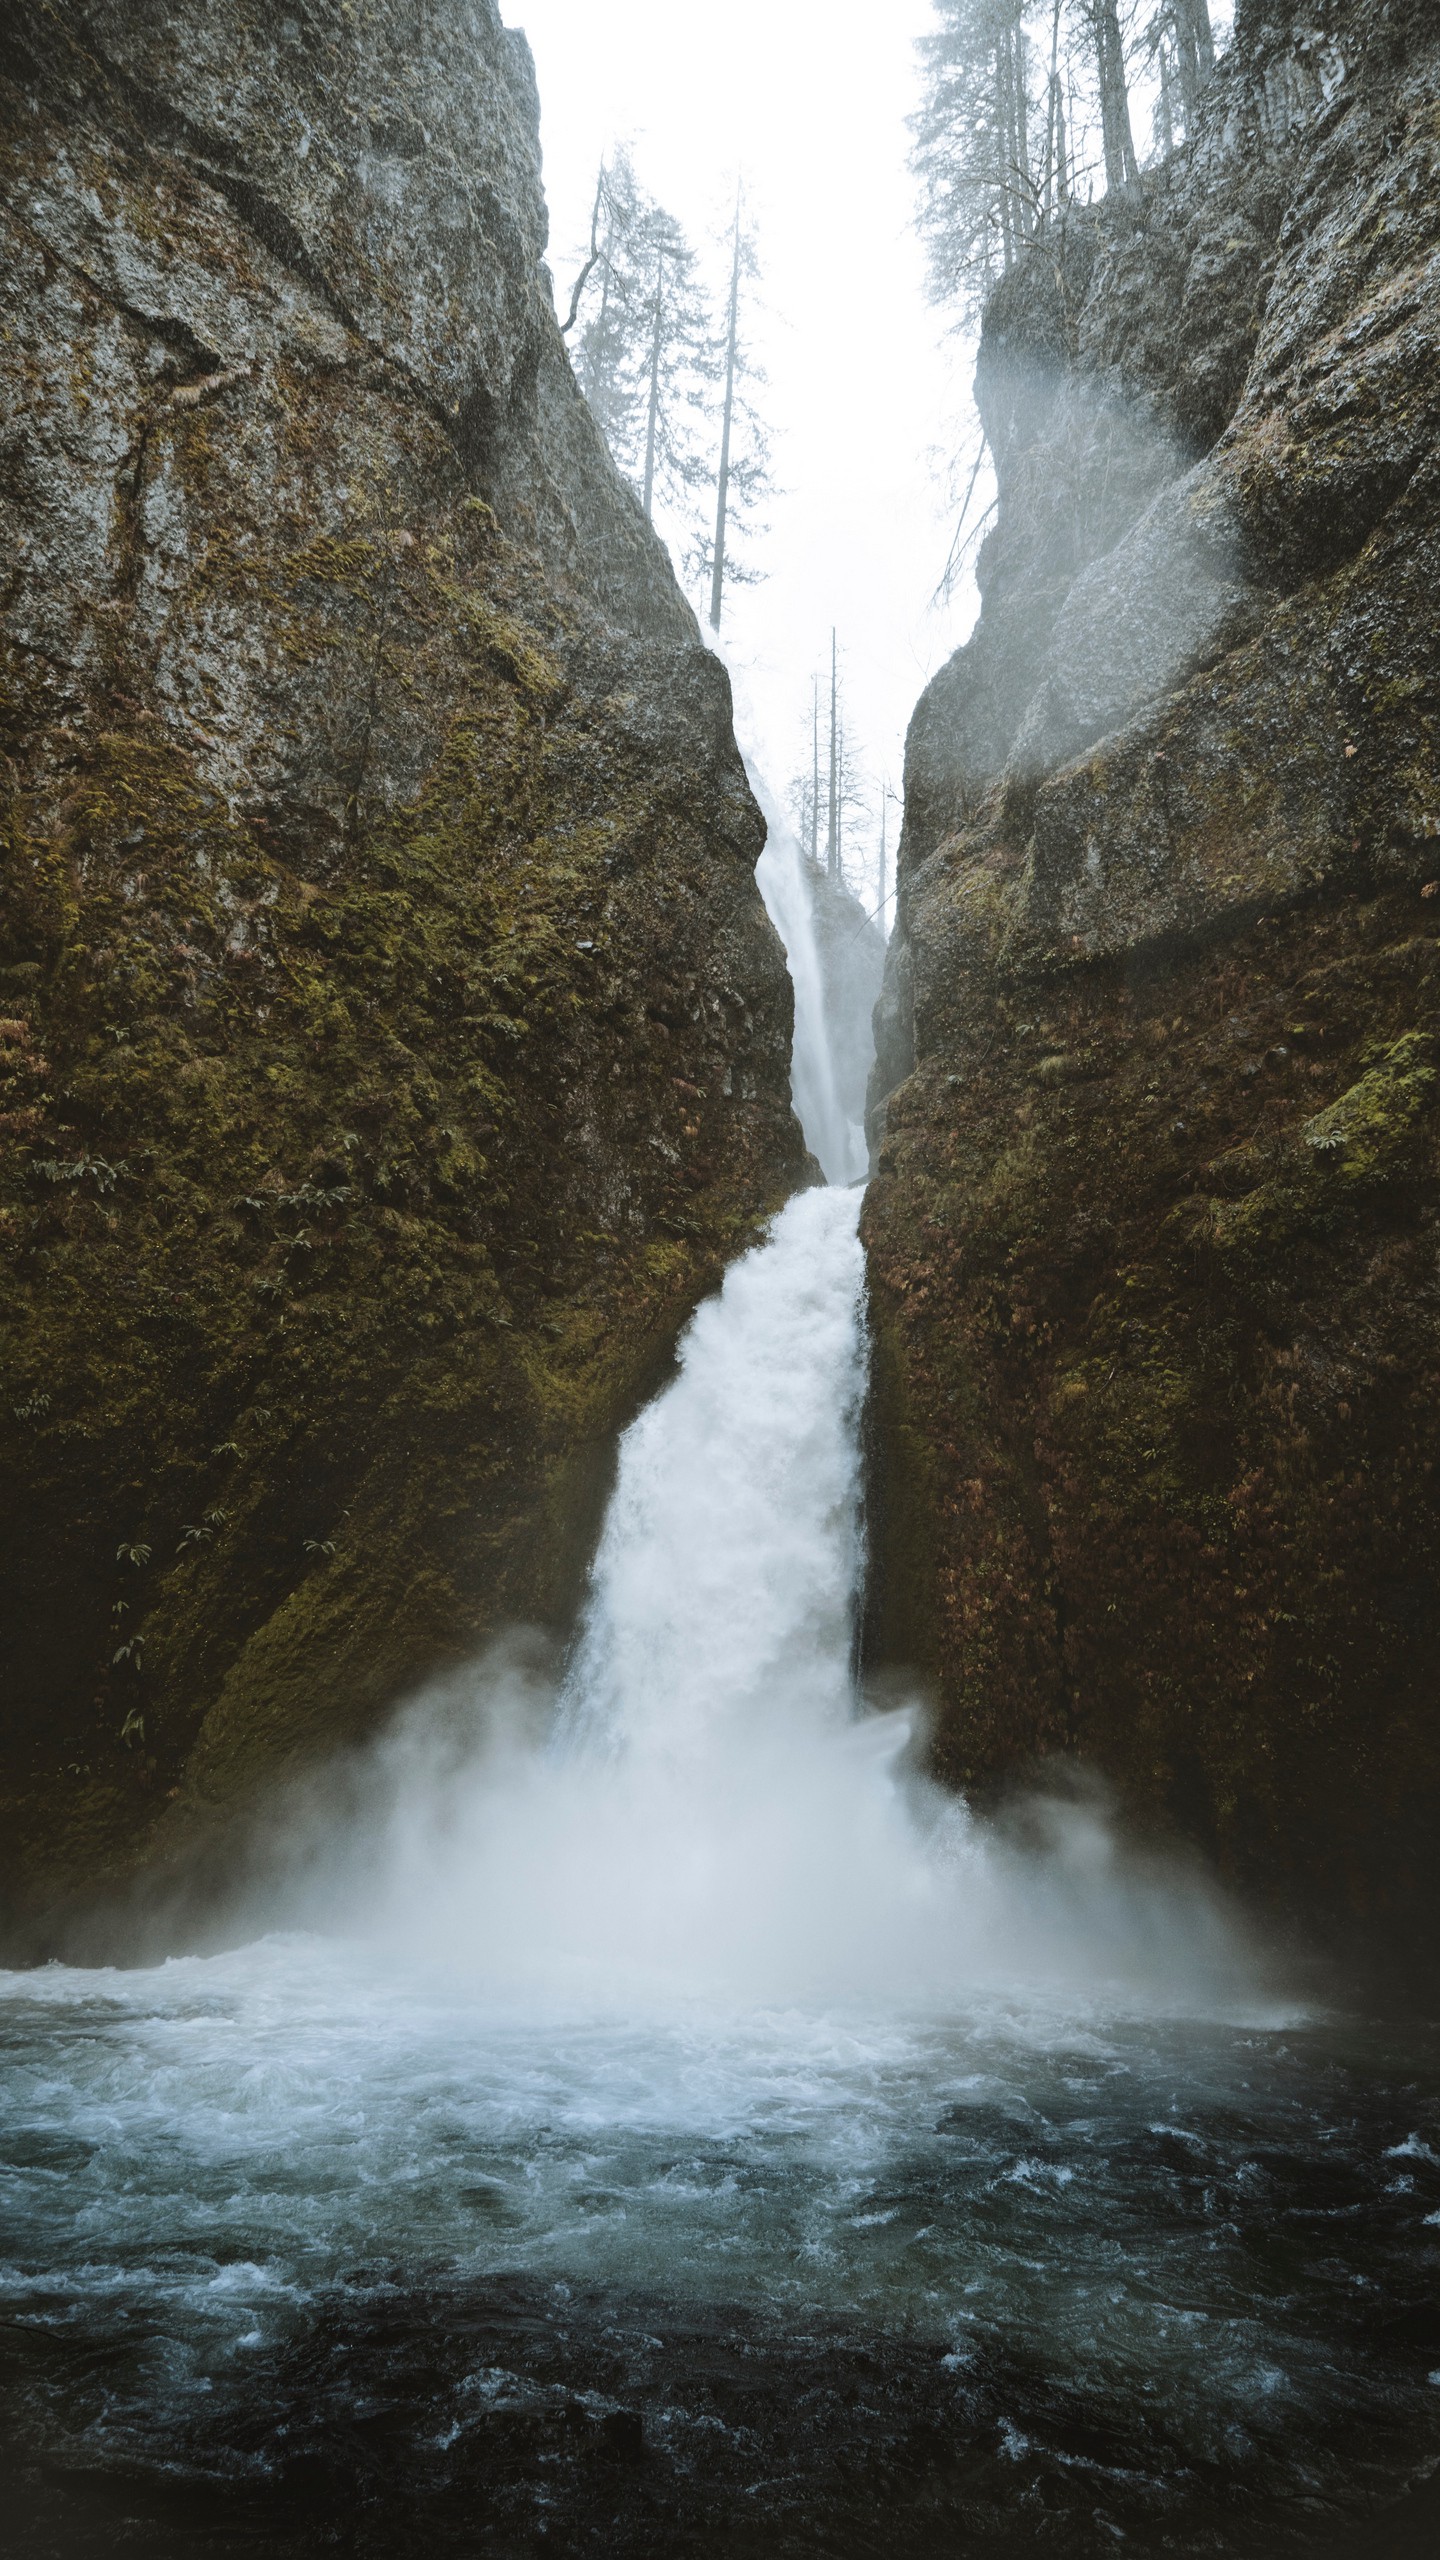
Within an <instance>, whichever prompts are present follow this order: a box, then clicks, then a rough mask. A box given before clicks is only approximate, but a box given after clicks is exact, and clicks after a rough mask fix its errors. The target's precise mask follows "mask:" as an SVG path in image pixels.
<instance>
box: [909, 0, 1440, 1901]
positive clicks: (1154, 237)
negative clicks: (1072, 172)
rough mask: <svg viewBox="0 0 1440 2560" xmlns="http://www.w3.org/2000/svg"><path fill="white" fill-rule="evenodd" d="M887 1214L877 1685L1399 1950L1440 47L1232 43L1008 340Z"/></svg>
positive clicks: (1398, 38)
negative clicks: (1061, 1762) (988, 523)
mask: <svg viewBox="0 0 1440 2560" xmlns="http://www.w3.org/2000/svg"><path fill="white" fill-rule="evenodd" d="M976 390H977V397H978V400H979V404H980V409H981V414H982V416H983V418H984V421H985V426H986V431H987V434H988V437H989V440H990V444H991V447H992V450H993V453H994V456H995V460H996V468H997V475H998V485H999V508H998V515H997V518H996V521H995V523H994V525H993V527H992V529H991V531H990V532H989V534H988V535H987V538H986V541H985V545H984V548H983V550H982V552H981V555H980V564H979V572H980V584H981V592H982V599H983V604H982V612H981V616H980V620H979V624H978V626H977V629H976V632H975V634H974V636H973V638H972V639H971V641H970V642H969V643H968V644H967V646H966V647H965V648H963V649H962V650H961V651H960V652H959V653H958V655H957V656H956V657H955V658H954V659H952V660H951V662H950V664H949V665H948V666H947V667H946V668H944V669H943V670H942V672H941V673H940V674H939V675H938V676H937V677H936V679H935V680H934V682H933V683H932V684H931V686H930V687H929V689H928V691H927V692H926V694H925V695H924V697H923V698H922V700H921V702H920V704H919V706H918V708H917V710H916V713H915V717H914V721H913V723H912V727H911V732H910V739H909V748H908V756H907V772H906V824H905V835H904V842H903V846H902V851H901V880H902V893H901V902H900V912H899V921H898V926H897V932H896V935H895V938H894V941H893V943H892V946H891V952H890V960H889V967H888V971H887V981H886V989H885V993H884V996H883V998H882V1003H881V1007H880V1015H879V1029H880V1065H879V1070H878V1074H877V1078H876V1083H875V1087H874V1089H873V1103H874V1123H875V1129H876V1139H877V1149H878V1174H877V1179H876V1181H875V1184H874V1186H873V1188H872V1192H871V1195H870V1198H869V1202H868V1205H867V1210H866V1233H867V1237H868V1242H869V1251H870V1257H871V1272H872V1283H873V1293H874V1319H875V1326H876V1342H877V1402H876V1411H875V1414H874V1417H873V1425H872V1427H873V1437H874V1450H875V1457H874V1488H873V1490H874V1507H873V1518H874V1521H875V1524H876V1537H877V1566H876V1571H875V1573H874V1576H873V1582H872V1611H873V1619H874V1624H873V1627H872V1641H873V1644H874V1647H875V1649H876V1650H877V1651H879V1652H881V1653H885V1652H892V1653H895V1654H897V1655H900V1656H910V1657H912V1658H918V1659H919V1660H920V1662H921V1663H922V1665H923V1666H924V1668H925V1669H926V1671H927V1672H928V1674H929V1676H930V1678H931V1680H932V1682H933V1684H934V1686H935V1688H936V1691H937V1693H938V1697H939V1701H940V1705H939V1716H938V1725H937V1751H938V1756H939V1759H940V1762H941V1764H942V1765H943V1767H944V1768H945V1769H946V1771H947V1772H948V1773H949V1774H950V1775H951V1776H952V1777H953V1778H955V1779H956V1780H957V1781H959V1782H961V1783H963V1784H965V1785H967V1786H970V1787H973V1788H975V1789H977V1790H979V1791H980V1792H982V1793H984V1792H986V1791H991V1792H993V1791H994V1790H996V1789H997V1788H1001V1787H1003V1786H1004V1785H1006V1784H1007V1783H1009V1782H1011V1781H1013V1780H1014V1779H1015V1777H1016V1776H1017V1775H1018V1774H1020V1773H1022V1772H1023V1771H1024V1770H1025V1769H1026V1768H1028V1767H1030V1766H1032V1765H1033V1764H1034V1763H1035V1762H1036V1761H1037V1760H1044V1759H1046V1758H1049V1757H1053V1756H1054V1755H1056V1754H1060V1755H1070V1754H1078V1755H1081V1756H1083V1757H1084V1758H1085V1759H1086V1760H1088V1761H1089V1762H1090V1763H1091V1764H1092V1765H1095V1766H1098V1767H1099V1768H1100V1769H1101V1770H1103V1771H1104V1772H1106V1773H1107V1774H1108V1775H1109V1777H1110V1778H1111V1779H1112V1780H1113V1781H1114V1782H1115V1783H1116V1784H1117V1785H1118V1787H1119V1789H1120V1790H1121V1793H1122V1795H1123V1797H1124V1798H1125V1800H1126V1801H1127V1802H1128V1804H1129V1805H1130V1807H1131V1808H1132V1810H1133V1811H1134V1812H1135V1813H1136V1814H1137V1815H1138V1816H1139V1817H1140V1818H1141V1820H1142V1821H1143V1822H1144V1823H1145V1824H1146V1825H1147V1826H1149V1827H1150V1828H1152V1829H1155V1830H1157V1831H1160V1832H1165V1831H1170V1832H1178V1833H1180V1834H1182V1835H1184V1836H1186V1837H1188V1838H1190V1839H1193V1840H1198V1841H1200V1842H1201V1843H1202V1844H1203V1845H1204V1846H1205V1847H1206V1848H1207V1849H1208V1850H1209V1851H1210V1852H1211V1853H1212V1854H1214V1855H1215V1856H1216V1857H1217V1858H1218V1859H1219V1860H1220V1862H1221V1864H1222V1865H1223V1866H1224V1867H1225V1868H1226V1869H1227V1870H1228V1871H1229V1872H1230V1873H1232V1874H1233V1875H1236V1876H1239V1877H1241V1878H1243V1879H1245V1880H1246V1881H1247V1882H1249V1883H1251V1884H1254V1885H1256V1886H1258V1887H1259V1888H1261V1889H1262V1890H1264V1891H1267V1892H1270V1893H1273V1894H1274V1895H1275V1896H1276V1897H1278V1898H1279V1899H1281V1900H1284V1901H1287V1902H1289V1903H1291V1904H1292V1905H1295V1904H1298V1905H1304V1906H1306V1907H1308V1908H1309V1909H1311V1910H1312V1911H1313V1910H1315V1909H1317V1908H1318V1909H1324V1910H1329V1911H1331V1912H1348V1913H1349V1914H1351V1915H1360V1916H1362V1917H1366V1916H1368V1917H1369V1918H1370V1919H1372V1920H1373V1921H1374V1922H1375V1924H1376V1926H1377V1927H1395V1926H1401V1925H1408V1924H1409V1922H1410V1921H1411V1920H1412V1919H1413V1918H1414V1915H1415V1914H1416V1913H1417V1912H1419V1911H1421V1910H1425V1911H1428V1912H1430V1913H1431V1914H1432V1915H1433V1914H1434V1910H1435V1903H1436V1885H1435V1869H1434V1855H1433V1841H1434V1836H1435V1832H1434V1826H1435V1822H1436V1817H1437V1813H1440V1720H1437V1716H1436V1709H1435V1694H1436V1680H1437V1670H1440V1579H1437V1576H1436V1572H1435V1563H1434V1559H1435V1556H1436V1553H1437V1531H1440V1517H1437V1501H1436V1486H1435V1475H1434V1469H1435V1464H1436V1452H1437V1446H1440V1287H1437V1246H1440V1179H1437V1176H1440V1144H1437V1141H1440V1112H1437V1103H1440V1046H1437V1037H1436V1035H1437V1033H1440V1018H1437V998H1440V940H1437V936H1440V775H1437V770H1436V742H1437V720H1440V694H1437V670H1440V619H1437V606H1436V597H1437V593H1440V464H1437V455H1440V40H1437V33H1436V28H1435V24H1434V18H1433V12H1432V11H1430V10H1428V9H1425V8H1420V7H1414V6H1406V5H1402V0H1391V5H1389V6H1378V7H1377V6H1360V5H1340V0H1332V5H1318V6H1317V5H1310V0H1287V4H1286V5H1278V0H1271V5H1268V6H1266V7H1264V8H1262V7H1260V6H1250V7H1248V8H1247V7H1242V8H1241V9H1240V11H1239V13H1238V20H1237V32H1236V42H1235V46H1234V48H1233V50H1232V51H1231V53H1230V55H1229V56H1228V58H1227V59H1226V60H1225V61H1224V62H1223V63H1222V65H1221V66H1220V69H1219V71H1218V74H1217V77H1216V80H1215V82H1214V84H1213V87H1212V90H1211V93H1210V98H1209V103H1208V108H1207V114H1206V122H1205V126H1204V130H1203V131H1202V133H1201V134H1200V135H1199V137H1198V138H1197V140H1196V142H1195V144H1194V145H1193V147H1192V148H1190V149H1189V150H1187V151H1185V152H1182V153H1178V154H1176V155H1175V156H1174V157H1173V158H1172V159H1171V160H1170V161H1169V162H1168V163H1167V164H1166V165H1165V166H1164V167H1163V168H1162V169H1161V170H1159V171H1156V172H1153V173H1151V174H1149V175H1148V176H1147V177H1146V179H1145V181H1144V184H1143V188H1142V189H1141V190H1139V191H1137V192H1135V193H1133V194H1132V195H1131V196H1130V197H1129V198H1128V199H1125V200H1122V201H1121V202H1120V203H1118V204H1116V205H1107V206H1101V207H1099V208H1096V209H1095V210H1094V211H1093V212H1092V211H1089V210H1086V211H1083V212H1076V213H1074V214H1072V215H1071V216H1070V217H1069V219H1068V222H1067V224H1066V226H1065V227H1064V229H1063V231H1061V232H1058V233H1056V234H1054V235H1052V236H1051V237H1050V238H1049V239H1048V240H1046V241H1045V242H1043V243H1042V244H1040V245H1039V246H1037V247H1036V249H1035V250H1034V251H1033V252H1032V253H1031V254H1030V255H1029V256H1027V257H1026V259H1025V260H1024V261H1023V262H1022V263H1021V264H1020V265H1019V266H1017V267H1016V268H1015V269H1014V270H1013V271H1012V273H1011V275H1010V276H1009V277H1008V278H1007V279H1006V280H1005V281H1004V283H1003V284H1002V285H1001V287H1000V288H999V289H998V290H997V293H996V295H995V297H994V299H993V301H992V303H991V306H990V309H989V311H988V313H987V316H986V323H985V329H984V335H983V339H982V345H981V350H980V359H979V371H978V375H977V384H976Z"/></svg>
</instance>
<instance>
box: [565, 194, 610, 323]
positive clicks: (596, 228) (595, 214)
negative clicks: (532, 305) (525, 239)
mask: <svg viewBox="0 0 1440 2560" xmlns="http://www.w3.org/2000/svg"><path fill="white" fill-rule="evenodd" d="M604 201H605V163H604V161H603V160H602V161H601V163H600V175H599V177H598V178H597V179H596V181H595V203H594V207H593V209H592V211H591V215H590V255H589V257H588V258H587V259H586V261H585V264H584V266H583V267H582V268H581V270H580V273H579V274H578V276H577V277H576V279H575V290H574V292H573V293H572V294H571V296H570V315H569V318H568V319H565V320H562V321H561V323H560V335H561V337H562V338H568V337H569V335H570V332H571V330H572V329H573V328H574V326H575V323H576V321H577V320H578V318H579V316H580V296H581V294H582V293H583V292H584V290H585V287H586V286H587V284H588V283H589V281H590V279H591V277H592V276H593V274H594V273H595V270H596V268H597V267H598V266H599V264H600V208H601V206H602V205H603V203H604Z"/></svg>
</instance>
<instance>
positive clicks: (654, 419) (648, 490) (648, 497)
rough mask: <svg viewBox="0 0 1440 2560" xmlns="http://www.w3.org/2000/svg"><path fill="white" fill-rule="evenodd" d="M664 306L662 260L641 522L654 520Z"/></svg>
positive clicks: (657, 284)
mask: <svg viewBox="0 0 1440 2560" xmlns="http://www.w3.org/2000/svg"><path fill="white" fill-rule="evenodd" d="M664 306H665V260H664V257H663V255H662V256H661V257H659V258H657V260H656V262H655V327H654V330H653V332H652V334H651V339H650V414H649V417H648V418H647V420H646V422H645V521H646V523H647V524H651V523H653V521H654V500H655V436H656V430H657V428H658V427H659V424H660V345H661V335H660V333H661V322H662V315H663V312H664Z"/></svg>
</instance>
